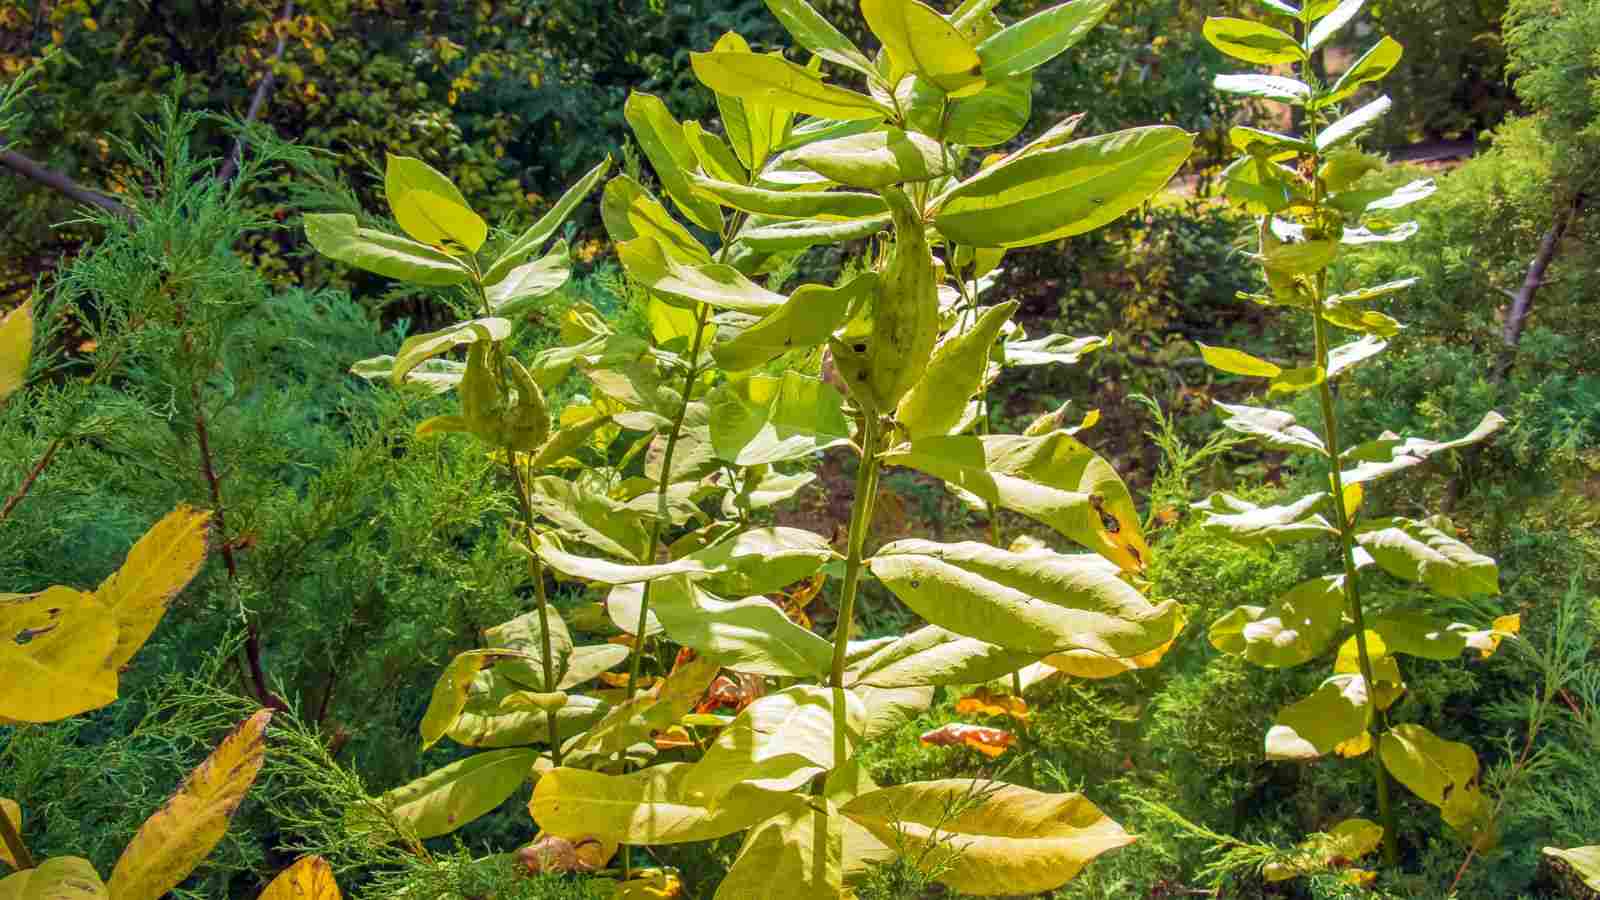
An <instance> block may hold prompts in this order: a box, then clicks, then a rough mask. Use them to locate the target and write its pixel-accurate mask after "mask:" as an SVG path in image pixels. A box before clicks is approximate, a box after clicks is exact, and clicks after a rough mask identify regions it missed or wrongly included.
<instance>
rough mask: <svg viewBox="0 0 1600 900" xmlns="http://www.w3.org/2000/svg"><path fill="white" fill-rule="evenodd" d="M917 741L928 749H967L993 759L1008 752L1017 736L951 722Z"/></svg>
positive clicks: (1004, 731)
mask: <svg viewBox="0 0 1600 900" xmlns="http://www.w3.org/2000/svg"><path fill="white" fill-rule="evenodd" d="M919 740H921V741H922V743H924V744H927V745H928V746H930V747H968V748H971V749H973V750H976V751H978V752H979V753H982V754H983V755H984V756H987V757H989V758H990V759H993V758H995V757H997V756H999V755H1001V754H1002V753H1005V752H1006V751H1007V750H1010V749H1011V748H1012V746H1014V745H1015V744H1016V743H1017V736H1016V735H1014V734H1012V733H1011V732H1009V731H1006V730H1005V729H1003V728H986V727H984V726H982V725H968V724H966V723H965V722H951V723H950V724H948V725H940V726H939V727H938V728H935V729H933V730H932V731H929V732H925V733H923V735H922V737H921V738H919Z"/></svg>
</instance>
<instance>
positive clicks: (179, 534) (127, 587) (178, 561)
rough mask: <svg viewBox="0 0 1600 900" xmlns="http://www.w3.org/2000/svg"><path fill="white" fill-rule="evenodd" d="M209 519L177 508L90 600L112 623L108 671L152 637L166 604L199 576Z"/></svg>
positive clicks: (198, 512) (200, 512)
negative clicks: (114, 636)
mask: <svg viewBox="0 0 1600 900" xmlns="http://www.w3.org/2000/svg"><path fill="white" fill-rule="evenodd" d="M210 522H211V513H209V512H206V511H205V510H196V509H191V508H190V507H188V506H179V507H178V508H177V509H174V510H173V511H172V512H170V513H167V515H166V517H165V518H163V519H162V520H161V521H160V522H157V523H156V524H155V525H154V526H153V527H152V528H151V529H150V530H149V531H147V532H145V534H144V537H142V538H140V539H139V542H138V543H136V544H134V545H133V549H132V550H130V551H128V558H127V560H126V561H124V562H123V564H122V568H120V569H118V570H117V571H116V572H114V573H113V574H112V575H111V577H109V578H107V579H106V580H105V581H103V582H101V583H100V587H99V589H97V590H96V591H95V592H94V595H95V599H97V600H99V601H100V602H101V603H104V604H105V605H106V606H107V607H109V608H110V610H111V613H112V615H113V616H115V617H116V622H117V648H116V650H115V651H113V652H112V654H111V659H110V660H108V662H107V665H109V666H110V667H111V668H112V669H120V668H122V667H123V666H125V665H127V664H128V661H129V660H131V659H133V655H134V654H135V653H137V652H138V650H139V648H140V647H141V646H143V645H144V642H145V641H146V640H148V639H149V638H150V633H151V632H153V631H155V629H156V625H157V624H158V623H160V621H161V617H162V616H163V615H165V614H166V611H167V604H168V603H170V602H172V598H173V597H175V596H177V594H178V592H179V591H181V590H183V588H184V586H185V585H187V584H188V583H189V581H190V580H191V579H193V578H194V576H195V573H197V572H199V571H200V565H201V564H202V563H204V562H205V559H206V526H207V525H209V524H210Z"/></svg>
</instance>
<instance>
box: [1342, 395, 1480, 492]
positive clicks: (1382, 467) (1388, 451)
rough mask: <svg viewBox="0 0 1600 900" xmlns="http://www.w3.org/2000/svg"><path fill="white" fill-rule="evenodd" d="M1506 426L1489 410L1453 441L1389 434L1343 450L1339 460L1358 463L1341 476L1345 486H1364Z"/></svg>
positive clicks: (1477, 440) (1468, 444)
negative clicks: (1399, 436)
mask: <svg viewBox="0 0 1600 900" xmlns="http://www.w3.org/2000/svg"><path fill="white" fill-rule="evenodd" d="M1505 424H1506V420H1505V417H1504V416H1502V415H1500V414H1499V413H1498V412H1494V411H1490V412H1489V413H1488V414H1486V415H1485V416H1484V417H1483V421H1481V422H1479V423H1478V427H1476V428H1474V429H1472V431H1470V432H1468V433H1467V434H1466V435H1465V436H1464V437H1461V438H1458V439H1456V440H1453V441H1430V440H1427V439H1425V438H1408V439H1406V440H1404V441H1402V440H1400V439H1399V438H1398V437H1395V436H1392V435H1385V439H1383V440H1380V441H1379V442H1376V445H1375V446H1369V445H1358V446H1356V447H1352V448H1351V449H1349V450H1347V451H1345V454H1344V459H1343V461H1346V462H1347V461H1350V460H1359V461H1360V464H1359V465H1357V466H1356V467H1354V468H1352V469H1348V470H1346V471H1345V473H1344V478H1343V480H1344V483H1345V484H1365V483H1367V482H1369V481H1376V480H1378V479H1379V478H1384V477H1386V476H1388V475H1392V474H1394V473H1395V472H1400V471H1403V470H1405V469H1409V468H1411V467H1412V466H1418V465H1421V464H1422V463H1424V462H1427V461H1428V459H1429V458H1430V457H1432V456H1435V455H1437V454H1439V453H1442V452H1444V451H1446V450H1455V449H1458V448H1460V447H1466V446H1470V445H1472V444H1476V443H1479V442H1481V441H1483V440H1485V439H1486V438H1488V437H1489V436H1491V435H1493V434H1494V433H1495V432H1497V431H1499V430H1500V429H1501V428H1503V427H1504V426H1505Z"/></svg>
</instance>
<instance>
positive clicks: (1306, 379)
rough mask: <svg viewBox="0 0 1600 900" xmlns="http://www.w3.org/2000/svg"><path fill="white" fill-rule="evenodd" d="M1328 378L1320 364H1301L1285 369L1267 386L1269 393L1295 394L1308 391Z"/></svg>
mask: <svg viewBox="0 0 1600 900" xmlns="http://www.w3.org/2000/svg"><path fill="white" fill-rule="evenodd" d="M1327 378H1328V373H1327V371H1326V370H1324V369H1323V368H1322V367H1321V366H1301V367H1300V368H1297V369H1286V370H1285V371H1284V372H1283V373H1282V374H1280V375H1279V376H1278V377H1277V378H1274V379H1273V380H1272V384H1271V385H1269V386H1268V390H1267V393H1269V394H1297V393H1299V392H1301V391H1309V390H1311V389H1312V388H1314V387H1317V386H1318V385H1320V384H1322V383H1323V382H1324V381H1326V380H1327Z"/></svg>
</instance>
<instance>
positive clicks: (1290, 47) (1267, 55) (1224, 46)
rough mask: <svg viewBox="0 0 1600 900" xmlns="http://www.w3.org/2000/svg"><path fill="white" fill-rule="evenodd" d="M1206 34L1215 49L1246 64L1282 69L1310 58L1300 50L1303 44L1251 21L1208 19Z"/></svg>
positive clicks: (1271, 28)
mask: <svg viewBox="0 0 1600 900" xmlns="http://www.w3.org/2000/svg"><path fill="white" fill-rule="evenodd" d="M1202 32H1203V33H1204V34H1205V37H1206V40H1208V41H1210V42H1211V46H1213V47H1216V48H1217V49H1218V50H1221V51H1222V52H1223V53H1226V54H1228V55H1229V56H1231V57H1233V58H1234V59H1242V60H1244V61H1245V62H1249V63H1256V64H1258V65H1263V66H1278V65H1288V64H1293V63H1298V62H1301V61H1303V60H1304V59H1305V58H1306V54H1305V51H1304V50H1301V49H1300V42H1299V41H1297V40H1295V39H1294V37H1293V36H1292V35H1289V34H1285V33H1284V32H1282V31H1280V30H1278V29H1276V28H1273V27H1272V26H1271V25H1263V24H1262V23H1260V22H1252V21H1250V20H1249V19H1232V18H1227V17H1222V16H1212V17H1210V18H1208V19H1206V23H1205V26H1204V27H1203V28H1202Z"/></svg>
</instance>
